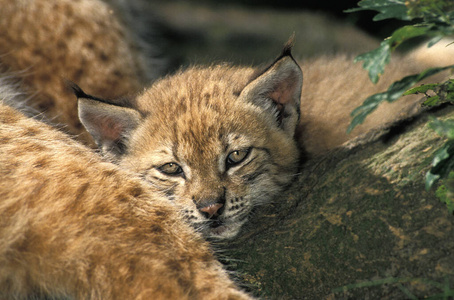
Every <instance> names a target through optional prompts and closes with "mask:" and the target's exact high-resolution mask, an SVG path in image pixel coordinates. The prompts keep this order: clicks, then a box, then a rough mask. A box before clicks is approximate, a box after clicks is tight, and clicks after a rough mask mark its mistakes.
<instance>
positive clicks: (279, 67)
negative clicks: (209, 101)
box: [240, 45, 303, 135]
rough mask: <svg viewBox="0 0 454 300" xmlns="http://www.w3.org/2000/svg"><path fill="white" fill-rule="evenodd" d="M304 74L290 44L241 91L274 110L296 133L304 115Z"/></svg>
mask: <svg viewBox="0 0 454 300" xmlns="http://www.w3.org/2000/svg"><path fill="white" fill-rule="evenodd" d="M302 85H303V73H302V71H301V69H300V67H299V65H298V64H297V63H296V61H295V60H294V59H293V57H292V54H291V45H286V46H285V48H284V50H283V51H282V54H281V56H279V57H278V58H277V59H276V61H275V62H274V63H273V64H272V65H271V66H269V67H268V68H267V69H266V70H265V71H264V72H263V73H261V74H260V75H259V76H258V77H256V78H255V79H254V80H253V81H251V82H250V83H249V84H248V85H247V86H246V87H245V88H244V89H243V91H242V92H241V94H240V97H243V98H244V99H245V100H246V101H251V102H253V103H254V104H256V105H258V106H260V107H262V108H264V109H265V110H267V111H269V112H271V113H272V114H273V115H274V116H275V118H276V121H277V123H278V125H279V126H280V127H281V128H282V129H283V130H285V131H286V132H287V133H288V134H290V135H293V134H294V133H295V129H296V126H297V124H298V120H299V115H300V98H301V88H302Z"/></svg>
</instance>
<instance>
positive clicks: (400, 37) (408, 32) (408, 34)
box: [388, 24, 433, 50]
mask: <svg viewBox="0 0 454 300" xmlns="http://www.w3.org/2000/svg"><path fill="white" fill-rule="evenodd" d="M432 27H433V24H424V25H407V26H403V27H401V28H399V29H397V30H396V31H394V32H393V34H392V35H391V36H390V37H389V38H388V39H389V40H390V43H391V45H392V48H393V50H394V49H395V48H396V47H397V46H399V45H400V44H401V43H402V42H404V41H406V40H409V39H411V38H415V37H418V36H423V35H426V34H428V33H430V32H431V29H432Z"/></svg>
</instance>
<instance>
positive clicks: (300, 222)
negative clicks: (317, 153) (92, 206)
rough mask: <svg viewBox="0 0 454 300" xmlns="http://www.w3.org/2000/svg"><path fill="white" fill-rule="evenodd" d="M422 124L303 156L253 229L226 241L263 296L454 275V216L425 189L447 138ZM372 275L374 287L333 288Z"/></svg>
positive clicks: (414, 285) (405, 287)
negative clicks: (292, 180) (295, 175)
mask: <svg viewBox="0 0 454 300" xmlns="http://www.w3.org/2000/svg"><path fill="white" fill-rule="evenodd" d="M445 114H446V113H445ZM418 123H419V124H414V125H412V126H410V127H411V128H409V129H407V130H406V132H404V133H401V134H400V135H399V136H397V137H392V138H387V142H383V140H384V139H380V140H378V141H375V142H372V143H369V144H366V145H363V146H360V147H353V149H350V150H340V151H337V152H333V153H331V154H330V155H327V156H325V157H322V158H319V159H314V160H311V161H309V162H307V163H306V164H305V165H304V166H303V170H302V174H301V176H300V177H299V181H298V182H297V183H296V184H295V186H294V187H293V188H292V191H290V192H289V194H288V195H286V196H285V197H283V199H282V201H281V202H280V203H275V204H273V205H271V206H269V207H266V208H265V207H264V208H263V209H262V210H261V211H259V212H258V214H257V217H259V216H261V218H254V220H253V221H252V222H251V225H250V226H249V228H248V230H250V232H249V233H248V234H247V235H245V236H243V237H242V238H241V239H240V240H239V241H237V242H236V243H234V244H231V246H230V252H229V256H230V257H234V258H235V261H232V262H230V265H231V266H232V267H233V268H234V269H236V270H239V271H240V272H243V274H242V275H241V276H242V277H243V279H244V281H246V282H247V283H250V284H251V289H252V290H253V291H255V292H256V293H257V294H258V295H262V296H263V297H269V298H279V299H295V298H296V299H304V298H306V299H321V298H329V299H343V298H351V297H353V298H357V297H360V298H362V299H383V298H393V299H402V298H408V297H409V295H414V296H416V297H418V298H423V297H428V296H434V295H437V294H439V293H442V292H443V290H442V287H443V285H445V284H446V283H448V284H449V281H450V282H451V283H452V282H453V281H454V271H453V270H454V255H453V253H452V252H453V251H454V238H453V237H454V226H453V225H454V217H453V216H452V215H450V214H449V213H448V211H447V209H446V206H445V205H444V204H443V203H441V202H440V201H439V200H438V199H437V198H436V197H435V193H434V190H431V191H428V192H427V191H425V189H424V174H425V172H426V171H427V170H428V169H429V167H430V161H431V156H432V153H433V152H434V151H435V150H436V149H437V147H438V146H439V145H441V144H442V143H443V140H442V139H441V138H439V137H438V136H437V135H436V134H435V133H434V132H433V131H432V130H431V129H429V128H428V127H427V126H426V125H425V121H424V120H422V121H421V120H420V121H419V122H418ZM259 219H260V220H259ZM381 280H385V281H389V282H391V283H389V284H382V283H381ZM369 281H372V282H373V284H374V286H372V287H358V288H348V289H347V291H346V292H342V291H341V292H336V293H334V292H333V290H334V289H336V288H339V287H343V286H345V285H350V284H356V283H361V282H362V283H364V282H369ZM395 281H400V282H398V283H396V282H395Z"/></svg>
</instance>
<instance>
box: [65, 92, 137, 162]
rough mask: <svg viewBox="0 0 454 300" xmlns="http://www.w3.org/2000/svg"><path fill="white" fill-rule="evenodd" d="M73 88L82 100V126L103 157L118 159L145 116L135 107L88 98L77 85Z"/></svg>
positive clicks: (80, 114) (79, 99)
mask: <svg viewBox="0 0 454 300" xmlns="http://www.w3.org/2000/svg"><path fill="white" fill-rule="evenodd" d="M71 87H72V89H73V91H74V94H75V95H76V97H77V99H78V110H79V119H80V121H81V123H82V124H83V125H84V126H85V128H86V129H87V131H88V132H89V133H90V134H91V135H92V136H93V138H94V139H95V142H96V144H97V145H98V147H99V148H100V149H101V150H102V152H103V154H105V155H106V156H107V157H109V158H110V159H113V160H115V159H116V158H118V157H119V156H120V155H122V154H123V153H124V152H125V150H126V141H127V138H128V137H129V136H130V134H131V132H132V131H133V130H134V129H136V128H137V126H138V125H139V124H140V121H141V119H142V116H141V115H140V113H139V112H138V111H136V110H134V109H132V108H128V107H122V106H119V105H116V104H113V103H109V102H107V101H105V100H102V99H99V98H96V97H93V96H90V95H87V94H85V92H84V91H82V89H81V88H80V87H78V86H77V85H76V84H72V86H71Z"/></svg>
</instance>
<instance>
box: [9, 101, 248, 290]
mask: <svg viewBox="0 0 454 300" xmlns="http://www.w3.org/2000/svg"><path fill="white" fill-rule="evenodd" d="M0 94H1V93H0ZM2 100H4V99H2ZM0 266H1V267H0V298H1V299H26V298H27V297H30V296H51V297H69V298H71V299H249V297H248V296H247V295H246V294H244V293H242V292H241V291H239V289H237V288H236V287H235V285H234V284H233V283H232V281H230V280H229V279H228V276H227V274H226V272H225V271H224V270H223V269H222V267H221V265H220V264H219V263H218V262H217V261H216V260H215V258H214V257H213V254H212V252H211V250H210V248H209V246H208V245H207V243H206V242H204V241H203V240H202V239H201V237H200V236H199V235H198V234H196V233H194V232H193V231H192V230H191V229H190V228H189V227H188V226H187V225H185V223H184V222H183V221H182V220H181V218H180V215H179V213H178V212H177V210H176V208H175V207H174V206H173V205H172V204H171V203H169V202H168V200H166V199H165V198H163V197H161V196H159V193H157V192H156V191H154V189H153V188H152V187H150V186H149V185H146V184H144V183H143V181H142V180H139V179H137V178H136V177H135V176H134V175H133V174H131V173H127V172H125V171H122V170H120V169H119V168H118V167H116V166H115V165H113V164H110V163H106V162H103V161H102V160H101V159H100V158H99V156H98V155H96V154H94V153H92V152H91V151H90V150H89V149H88V148H86V147H84V146H81V145H80V144H78V143H77V142H74V141H73V140H71V139H70V138H68V137H67V136H65V135H64V134H63V133H60V132H57V131H56V130H55V129H52V128H50V127H49V126H47V125H45V124H42V123H40V122H38V121H35V120H33V119H28V118H26V117H24V116H23V115H22V114H20V113H19V112H17V111H15V110H13V109H12V108H9V107H7V106H5V105H3V104H1V101H0Z"/></svg>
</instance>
